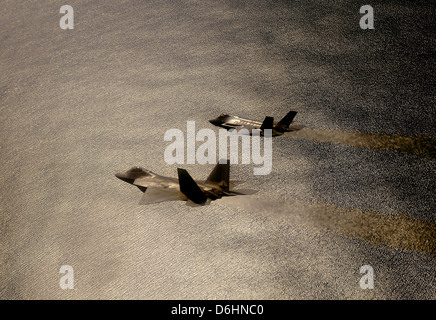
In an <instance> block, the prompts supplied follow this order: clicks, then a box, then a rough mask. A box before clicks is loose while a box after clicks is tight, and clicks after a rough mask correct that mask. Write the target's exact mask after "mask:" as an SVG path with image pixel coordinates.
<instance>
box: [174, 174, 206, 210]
mask: <svg viewBox="0 0 436 320" xmlns="http://www.w3.org/2000/svg"><path fill="white" fill-rule="evenodd" d="M177 174H178V175H179V185H180V191H181V192H182V193H183V194H184V195H185V196H186V197H187V198H188V199H189V200H191V201H192V202H194V203H196V204H205V203H206V200H207V197H206V196H205V195H204V193H203V191H201V189H200V187H199V186H198V184H197V183H196V182H195V181H194V179H192V177H191V176H190V175H189V173H188V171H186V170H185V169H181V168H177Z"/></svg>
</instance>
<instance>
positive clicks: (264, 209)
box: [221, 196, 436, 258]
mask: <svg viewBox="0 0 436 320" xmlns="http://www.w3.org/2000/svg"><path fill="white" fill-rule="evenodd" d="M221 202H222V203H224V204H228V205H230V206H236V207H238V208H240V209H242V210H246V211H249V212H254V213H260V214H262V215H265V216H267V217H268V218H273V219H274V218H275V219H281V220H284V221H286V222H287V223H292V224H307V225H312V226H315V227H316V228H319V229H322V230H330V231H333V232H335V233H337V234H339V235H342V236H345V237H347V238H350V239H352V238H357V239H362V240H366V241H369V242H370V243H371V244H373V245H387V246H390V247H392V248H396V249H407V250H413V251H418V252H421V253H426V254H429V255H430V256H431V257H433V258H436V223H435V222H433V221H423V220H418V219H414V218H411V217H408V216H407V215H405V214H403V213H399V214H396V215H387V214H384V213H380V212H375V211H364V210H360V209H357V208H352V207H351V208H343V207H339V206H336V205H334V204H331V203H326V202H305V201H301V200H290V199H287V200H284V199H271V198H268V199H266V198H262V197H259V196H245V197H238V198H236V197H235V198H234V197H228V198H225V199H224V198H223V199H222V200H221Z"/></svg>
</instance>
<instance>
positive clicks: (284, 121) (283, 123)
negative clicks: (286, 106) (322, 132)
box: [277, 111, 297, 128]
mask: <svg viewBox="0 0 436 320" xmlns="http://www.w3.org/2000/svg"><path fill="white" fill-rule="evenodd" d="M296 115H297V111H289V112H288V114H287V115H286V116H284V117H283V119H282V120H280V121H279V122H278V123H277V125H279V126H282V127H286V128H289V125H290V124H291V123H292V121H293V120H294V118H295V116H296Z"/></svg>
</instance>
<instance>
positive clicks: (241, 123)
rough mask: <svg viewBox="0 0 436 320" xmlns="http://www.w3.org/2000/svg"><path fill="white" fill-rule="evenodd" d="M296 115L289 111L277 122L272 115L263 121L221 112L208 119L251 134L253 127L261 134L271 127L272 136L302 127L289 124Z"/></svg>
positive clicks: (219, 124) (228, 128) (218, 124)
mask: <svg viewBox="0 0 436 320" xmlns="http://www.w3.org/2000/svg"><path fill="white" fill-rule="evenodd" d="M296 115H297V112H296V111H289V112H288V114H287V115H286V116H284V117H283V119H281V120H280V121H278V122H275V121H274V118H273V117H268V116H267V117H265V119H264V120H263V122H261V121H256V120H250V119H244V118H240V117H237V116H231V115H228V114H225V113H224V114H221V115H220V116H219V117H217V118H215V119H212V120H209V122H210V123H212V124H213V125H215V126H218V127H222V128H225V129H227V130H231V129H236V130H238V131H239V130H240V129H247V130H248V132H249V133H250V134H251V133H252V131H253V130H254V129H258V130H260V133H261V135H263V132H264V130H265V129H272V135H273V136H280V135H282V134H283V133H285V132H290V131H296V130H300V129H302V128H303V126H297V125H294V126H291V123H292V121H294V118H295V116H296Z"/></svg>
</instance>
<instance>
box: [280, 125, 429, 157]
mask: <svg viewBox="0 0 436 320" xmlns="http://www.w3.org/2000/svg"><path fill="white" fill-rule="evenodd" d="M286 135H287V136H289V137H292V138H295V139H306V140H314V141H318V142H330V143H334V144H346V145H349V146H353V147H358V148H369V149H374V150H397V151H400V152H404V153H408V154H413V155H417V156H420V157H425V158H429V159H432V160H436V137H429V136H416V137H406V136H401V135H388V134H384V133H365V132H356V131H342V130H326V129H313V128H308V127H305V128H303V129H301V130H298V131H294V132H290V133H286Z"/></svg>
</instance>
